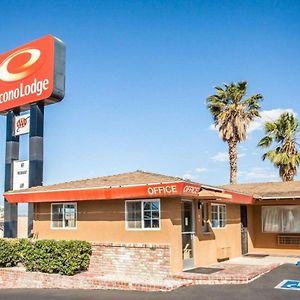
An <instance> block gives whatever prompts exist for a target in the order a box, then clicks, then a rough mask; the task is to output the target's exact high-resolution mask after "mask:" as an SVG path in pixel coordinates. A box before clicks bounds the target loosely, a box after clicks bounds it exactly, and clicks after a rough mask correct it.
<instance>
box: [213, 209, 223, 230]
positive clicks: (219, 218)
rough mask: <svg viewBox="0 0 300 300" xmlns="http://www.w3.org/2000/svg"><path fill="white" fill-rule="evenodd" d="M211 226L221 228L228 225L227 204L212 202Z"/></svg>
mask: <svg viewBox="0 0 300 300" xmlns="http://www.w3.org/2000/svg"><path fill="white" fill-rule="evenodd" d="M211 226H212V227H214V228H221V227H225V226H226V205H225V204H212V205H211Z"/></svg>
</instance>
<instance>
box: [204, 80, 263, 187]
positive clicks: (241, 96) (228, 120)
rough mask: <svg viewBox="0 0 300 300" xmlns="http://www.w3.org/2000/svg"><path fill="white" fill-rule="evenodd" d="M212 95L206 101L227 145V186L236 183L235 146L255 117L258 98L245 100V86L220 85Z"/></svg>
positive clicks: (244, 137) (235, 84) (261, 97)
mask: <svg viewBox="0 0 300 300" xmlns="http://www.w3.org/2000/svg"><path fill="white" fill-rule="evenodd" d="M215 90H216V94H215V95H212V96H209V97H208V98H207V107H208V109H209V111H210V112H211V114H212V116H213V119H214V122H215V126H216V127H217V128H218V130H219V133H220V137H221V138H222V139H223V141H224V142H227V143H228V148H229V163H230V183H231V184H235V183H236V182H237V143H240V142H242V141H244V140H245V139H246V133H247V128H248V126H249V124H250V122H251V121H252V120H253V119H254V118H257V117H259V116H260V115H259V111H260V101H261V100H262V99H263V96H262V95H261V94H256V95H253V96H249V97H246V98H245V96H246V92H247V82H246V81H241V82H238V83H230V84H224V88H222V87H218V86H217V87H215Z"/></svg>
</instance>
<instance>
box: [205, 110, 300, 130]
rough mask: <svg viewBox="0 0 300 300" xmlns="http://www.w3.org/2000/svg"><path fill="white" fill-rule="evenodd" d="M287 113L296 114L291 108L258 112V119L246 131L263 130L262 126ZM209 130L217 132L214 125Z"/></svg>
mask: <svg viewBox="0 0 300 300" xmlns="http://www.w3.org/2000/svg"><path fill="white" fill-rule="evenodd" d="M284 112H289V113H292V114H294V115H295V116H296V115H297V114H296V112H295V111H294V110H293V109H292V108H286V109H284V108H275V109H270V110H263V111H261V112H260V116H261V117H260V118H256V119H255V120H254V121H252V122H251V123H250V125H249V128H248V130H247V133H251V132H253V131H257V130H263V128H264V124H265V123H266V122H270V121H275V120H276V119H278V118H279V116H280V115H281V114H282V113H284ZM209 129H210V130H213V131H218V128H217V127H216V126H215V124H211V125H209Z"/></svg>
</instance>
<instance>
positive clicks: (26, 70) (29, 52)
mask: <svg viewBox="0 0 300 300" xmlns="http://www.w3.org/2000/svg"><path fill="white" fill-rule="evenodd" d="M40 56H41V51H40V50H38V49H34V48H31V49H22V50H19V51H17V52H14V53H13V54H11V55H10V56H8V57H7V58H6V59H5V60H4V61H3V62H2V63H1V64H0V80H2V81H6V82H11V81H17V80H21V79H23V78H25V77H27V76H29V75H31V74H33V73H34V72H35V71H36V70H37V69H38V68H39V67H40V65H41V64H39V63H37V62H38V61H39V59H40Z"/></svg>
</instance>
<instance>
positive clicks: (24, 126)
mask: <svg viewBox="0 0 300 300" xmlns="http://www.w3.org/2000/svg"><path fill="white" fill-rule="evenodd" d="M29 127H30V114H25V115H21V116H16V117H15V127H14V134H15V135H22V134H27V133H29V129H30V128H29Z"/></svg>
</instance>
